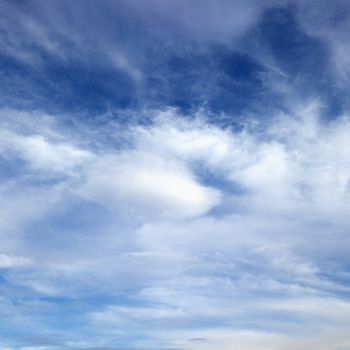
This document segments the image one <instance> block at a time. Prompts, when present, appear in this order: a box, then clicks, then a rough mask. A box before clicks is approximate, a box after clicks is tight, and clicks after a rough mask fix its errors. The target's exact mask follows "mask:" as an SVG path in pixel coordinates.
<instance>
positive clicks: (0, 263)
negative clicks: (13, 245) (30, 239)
mask: <svg viewBox="0 0 350 350" xmlns="http://www.w3.org/2000/svg"><path fill="white" fill-rule="evenodd" d="M30 263H31V261H30V259H28V258H26V257H23V256H13V255H7V254H0V268H12V267H20V266H25V265H28V264H30Z"/></svg>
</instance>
